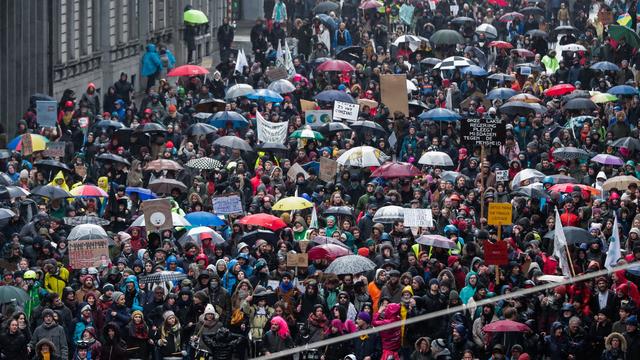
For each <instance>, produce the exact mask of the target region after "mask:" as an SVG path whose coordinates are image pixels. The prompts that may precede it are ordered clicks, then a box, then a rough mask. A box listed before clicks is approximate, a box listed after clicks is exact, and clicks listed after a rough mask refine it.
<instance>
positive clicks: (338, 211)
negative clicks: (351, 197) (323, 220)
mask: <svg viewBox="0 0 640 360" xmlns="http://www.w3.org/2000/svg"><path fill="white" fill-rule="evenodd" d="M324 214H325V215H344V216H353V208H352V207H351V206H331V207H329V208H328V209H327V210H325V211H324Z"/></svg>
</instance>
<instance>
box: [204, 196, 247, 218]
mask: <svg viewBox="0 0 640 360" xmlns="http://www.w3.org/2000/svg"><path fill="white" fill-rule="evenodd" d="M211 202H212V203H213V212H214V213H215V214H218V215H228V214H241V213H242V212H243V210H242V199H240V195H237V194H233V195H227V196H215V197H213V198H212V199H211Z"/></svg>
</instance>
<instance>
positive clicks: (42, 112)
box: [36, 101, 58, 128]
mask: <svg viewBox="0 0 640 360" xmlns="http://www.w3.org/2000/svg"><path fill="white" fill-rule="evenodd" d="M36 112H37V113H38V125H40V126H42V127H49V128H53V127H56V125H57V122H58V103H57V102H55V101H36Z"/></svg>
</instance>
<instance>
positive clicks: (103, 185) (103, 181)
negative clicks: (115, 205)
mask: <svg viewBox="0 0 640 360" xmlns="http://www.w3.org/2000/svg"><path fill="white" fill-rule="evenodd" d="M97 185H98V187H99V188H100V189H102V190H104V191H105V192H107V193H108V192H109V178H108V177H106V176H101V177H99V178H98V184H97Z"/></svg>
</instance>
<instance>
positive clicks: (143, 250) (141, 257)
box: [138, 249, 147, 262]
mask: <svg viewBox="0 0 640 360" xmlns="http://www.w3.org/2000/svg"><path fill="white" fill-rule="evenodd" d="M146 252H147V249H140V250H138V260H140V261H143V262H144V254H145V253H146Z"/></svg>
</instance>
